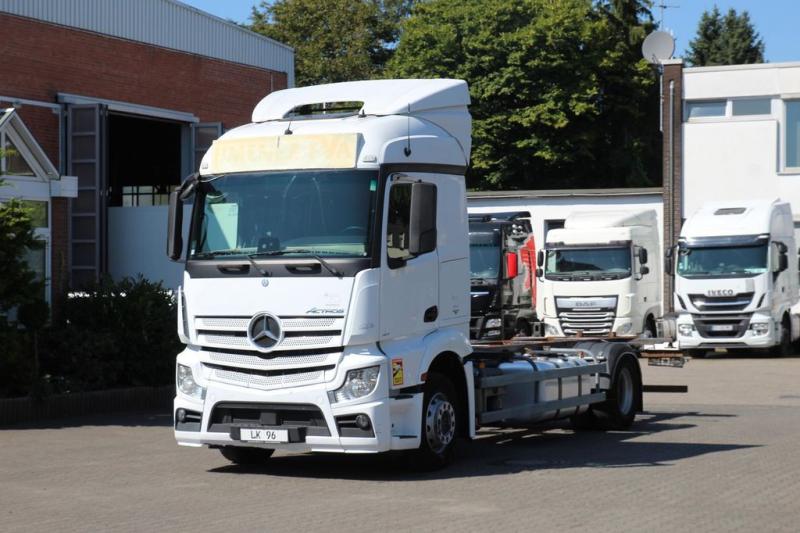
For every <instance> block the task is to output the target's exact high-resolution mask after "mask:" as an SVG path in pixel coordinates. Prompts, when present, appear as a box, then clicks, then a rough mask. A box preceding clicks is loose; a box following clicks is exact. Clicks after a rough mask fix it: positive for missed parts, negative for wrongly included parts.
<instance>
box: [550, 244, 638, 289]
mask: <svg viewBox="0 0 800 533" xmlns="http://www.w3.org/2000/svg"><path fill="white" fill-rule="evenodd" d="M630 275H631V249H630V248H629V247H627V246H620V247H609V248H601V247H597V248H557V249H550V250H547V259H546V261H545V277H546V278H547V279H552V280H558V281H582V280H602V279H622V278H627V277H628V276H630Z"/></svg>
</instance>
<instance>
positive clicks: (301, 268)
mask: <svg viewBox="0 0 800 533" xmlns="http://www.w3.org/2000/svg"><path fill="white" fill-rule="evenodd" d="M286 270H288V271H289V272H291V273H292V274H316V273H317V272H320V271H321V270H322V267H321V266H320V265H319V264H318V263H305V264H302V265H286Z"/></svg>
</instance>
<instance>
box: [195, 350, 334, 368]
mask: <svg viewBox="0 0 800 533" xmlns="http://www.w3.org/2000/svg"><path fill="white" fill-rule="evenodd" d="M331 357H332V358H333V359H334V360H335V359H338V357H339V356H338V354H329V353H314V354H307V355H306V354H304V355H283V356H280V357H270V358H264V357H259V356H257V355H245V354H239V353H224V352H209V353H208V358H209V359H210V360H211V361H212V362H214V363H219V364H222V365H232V366H236V365H247V366H253V367H259V368H276V367H285V366H312V365H318V364H322V363H326V362H328V360H329V358H331Z"/></svg>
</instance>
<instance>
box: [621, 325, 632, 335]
mask: <svg viewBox="0 0 800 533" xmlns="http://www.w3.org/2000/svg"><path fill="white" fill-rule="evenodd" d="M632 327H633V324H631V323H630V322H628V323H627V324H623V325H622V327H621V328H619V331H617V333H619V334H620V335H625V334H626V333H628V332H629V331H630V330H631V328H632Z"/></svg>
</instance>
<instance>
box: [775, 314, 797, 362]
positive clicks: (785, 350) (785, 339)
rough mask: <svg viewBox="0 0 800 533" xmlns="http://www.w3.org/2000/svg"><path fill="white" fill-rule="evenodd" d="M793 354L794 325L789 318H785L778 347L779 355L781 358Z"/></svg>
mask: <svg viewBox="0 0 800 533" xmlns="http://www.w3.org/2000/svg"><path fill="white" fill-rule="evenodd" d="M793 352H794V347H793V346H792V323H791V321H790V320H789V319H788V318H784V319H783V321H782V322H781V343H780V345H778V355H779V356H780V357H789V356H790V355H792V353H793Z"/></svg>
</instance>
